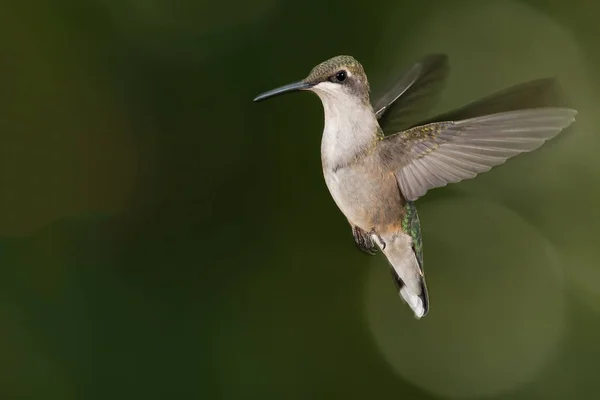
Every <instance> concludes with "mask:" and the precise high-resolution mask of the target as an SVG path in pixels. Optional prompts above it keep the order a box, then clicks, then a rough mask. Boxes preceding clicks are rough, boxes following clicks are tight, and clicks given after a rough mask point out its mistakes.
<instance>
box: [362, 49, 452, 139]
mask: <svg viewBox="0 0 600 400" xmlns="http://www.w3.org/2000/svg"><path fill="white" fill-rule="evenodd" d="M449 71H450V66H449V63H448V56H446V55H445V54H431V55H429V56H427V57H424V58H423V59H421V60H420V61H418V62H416V63H414V64H413V65H412V66H411V67H410V68H409V69H407V70H406V71H405V72H404V73H403V74H402V76H401V77H400V79H398V80H395V81H394V82H392V83H391V84H390V85H388V86H387V87H386V88H385V89H384V90H382V91H381V92H379V93H377V91H375V93H374V95H373V96H372V98H373V99H375V101H373V110H375V115H376V116H377V119H378V120H379V125H380V126H381V128H382V129H383V131H384V133H395V132H398V131H401V130H403V129H407V128H409V127H411V126H413V125H414V124H415V123H417V122H418V121H419V120H421V119H423V118H425V117H426V116H427V112H428V111H429V110H430V109H431V108H432V107H433V106H434V105H435V102H436V100H437V98H438V94H439V93H440V92H441V91H442V89H443V88H444V84H445V81H446V78H447V77H448V73H449Z"/></svg>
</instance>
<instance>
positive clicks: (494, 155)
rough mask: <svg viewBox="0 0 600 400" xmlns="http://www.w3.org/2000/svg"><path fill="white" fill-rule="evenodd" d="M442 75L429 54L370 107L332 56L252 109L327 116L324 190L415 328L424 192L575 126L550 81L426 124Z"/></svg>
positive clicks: (420, 301) (353, 67) (361, 88)
mask: <svg viewBox="0 0 600 400" xmlns="http://www.w3.org/2000/svg"><path fill="white" fill-rule="evenodd" d="M448 72H449V64H448V57H447V56H446V55H443V54H433V55H429V56H427V57H424V58H423V59H421V60H420V61H418V62H416V63H414V64H413V65H412V66H411V67H410V68H408V69H407V70H406V71H405V73H403V74H402V75H401V76H400V79H398V80H396V81H394V82H393V83H392V84H391V85H389V86H388V88H387V90H384V91H382V92H381V93H382V94H381V95H379V96H377V97H376V98H375V101H371V100H370V87H369V82H368V80H367V76H366V74H365V71H364V69H363V67H362V65H361V64H360V63H359V62H358V61H356V60H355V59H354V58H353V57H350V56H337V57H334V58H331V59H330V60H327V61H325V62H323V63H321V64H319V65H317V66H316V67H314V68H313V70H312V71H311V72H310V74H309V75H308V76H307V77H306V78H305V79H303V80H301V81H299V82H296V83H291V84H288V85H286V86H282V87H280V88H277V89H274V90H271V91H268V92H265V93H263V94H261V95H259V96H258V97H256V98H255V99H254V101H260V100H264V99H266V98H269V97H272V96H275V95H279V94H282V93H286V92H291V91H297V90H308V91H311V92H314V93H316V94H317V96H319V98H320V99H321V102H322V103H323V108H324V111H325V113H324V114H325V126H324V129H323V137H322V142H321V161H322V165H323V174H324V176H325V182H326V184H327V187H328V189H329V192H330V193H331V196H332V197H333V199H334V201H335V203H336V204H337V206H338V207H339V209H340V210H341V211H342V213H343V214H344V215H345V217H346V218H347V219H348V222H349V223H350V226H351V228H352V233H353V236H354V239H355V241H356V244H357V245H358V247H359V248H360V249H361V250H363V251H365V252H367V253H369V254H375V253H376V252H377V250H378V249H380V250H381V251H382V252H383V254H384V255H385V256H386V258H387V260H388V261H389V264H390V271H391V272H392V276H393V278H394V281H395V283H396V285H397V288H398V291H399V295H400V296H401V297H402V299H404V301H405V302H406V303H407V304H408V305H409V306H410V308H411V309H412V311H413V312H414V315H415V317H416V318H417V319H419V318H421V317H423V316H424V315H425V314H426V313H427V311H428V308H429V299H428V294H427V286H426V283H425V276H424V272H423V242H422V237H421V228H420V223H419V216H418V214H417V209H416V206H415V201H416V200H417V199H418V198H419V197H421V196H423V195H424V194H425V193H426V192H427V191H428V190H430V189H433V188H437V187H441V186H445V185H447V184H448V183H453V182H459V181H462V180H464V179H470V178H473V177H474V176H476V175H477V174H478V173H482V172H485V171H488V170H490V168H492V167H493V166H495V165H499V164H502V163H504V162H505V161H506V160H507V159H508V158H510V157H513V156H515V155H517V154H520V153H523V152H528V151H532V150H534V149H537V148H538V147H540V146H541V145H542V144H543V143H544V142H545V141H546V140H548V139H551V138H552V137H554V136H556V135H557V134H558V133H559V132H561V131H562V130H563V129H565V128H566V127H568V126H569V125H570V124H571V123H573V122H574V120H575V115H576V114H577V111H576V110H573V109H570V108H566V107H564V106H563V105H562V104H561V103H562V101H561V96H560V91H559V88H558V85H557V83H556V81H555V80H554V79H552V78H548V79H539V80H534V81H530V82H526V83H522V84H519V85H516V86H512V87H510V88H508V89H505V90H503V91H501V92H497V93H495V94H492V95H491V96H488V97H485V98H483V99H481V100H479V101H476V102H474V103H471V104H469V105H467V106H465V107H462V108H460V109H457V110H454V111H451V112H449V113H446V114H443V115H439V116H437V117H435V118H430V119H423V118H424V117H425V116H426V113H427V111H428V110H429V109H430V108H431V107H432V106H433V105H434V100H435V99H436V97H437V95H438V94H439V92H441V89H442V88H443V87H444V82H445V80H446V77H447V75H448Z"/></svg>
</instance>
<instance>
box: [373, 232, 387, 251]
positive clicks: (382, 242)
mask: <svg viewBox="0 0 600 400" xmlns="http://www.w3.org/2000/svg"><path fill="white" fill-rule="evenodd" d="M373 235H374V236H375V237H376V238H377V240H379V247H380V248H381V250H385V246H386V244H385V241H384V240H383V238H382V237H381V235H380V234H379V233H377V232H375V228H373V229H371V232H369V238H371V241H373V239H372V237H373Z"/></svg>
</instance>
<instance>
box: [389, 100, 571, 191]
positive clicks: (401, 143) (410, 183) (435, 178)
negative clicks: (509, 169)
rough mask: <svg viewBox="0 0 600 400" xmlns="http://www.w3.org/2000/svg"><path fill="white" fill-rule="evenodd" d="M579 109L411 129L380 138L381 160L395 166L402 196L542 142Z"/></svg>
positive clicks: (516, 113) (475, 170)
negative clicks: (381, 139)
mask: <svg viewBox="0 0 600 400" xmlns="http://www.w3.org/2000/svg"><path fill="white" fill-rule="evenodd" d="M576 114H577V111H575V110H572V109H569V108H536V109H529V110H518V111H509V112H505V113H498V114H492V115H486V116H483V117H476V118H470V119H466V120H462V121H456V122H453V121H449V122H437V123H433V124H429V125H424V126H418V127H415V128H411V129H409V130H406V131H404V132H400V133H398V134H396V135H392V136H388V137H386V138H385V139H384V140H383V141H382V146H381V152H380V155H381V157H382V161H383V162H384V163H386V164H387V165H390V166H391V167H392V169H394V170H395V171H396V179H397V180H398V184H399V186H400V189H401V190H402V193H403V195H404V197H405V198H406V199H407V200H409V201H414V200H416V199H418V198H419V197H421V196H423V195H424V194H425V193H426V192H427V191H428V190H429V189H433V188H436V187H441V186H445V185H447V184H448V183H453V182H460V181H462V180H464V179H470V178H473V177H474V176H475V175H477V174H479V173H481V172H485V171H489V170H490V169H491V168H492V167H493V166H495V165H499V164H502V163H504V162H505V161H506V160H507V159H508V158H510V157H513V156H516V155H517V154H520V153H523V152H528V151H531V150H534V149H537V148H538V147H540V146H541V145H542V144H543V143H544V142H545V141H546V140H548V139H551V138H552V137H554V136H556V135H557V134H558V133H559V132H560V131H562V130H563V129H564V128H566V127H567V126H569V125H570V124H571V123H572V122H573V121H574V120H575V118H574V117H575V115H576Z"/></svg>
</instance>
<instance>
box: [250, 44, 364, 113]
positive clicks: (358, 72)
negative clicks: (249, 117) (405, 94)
mask: <svg viewBox="0 0 600 400" xmlns="http://www.w3.org/2000/svg"><path fill="white" fill-rule="evenodd" d="M296 90H310V91H312V92H315V93H316V94H317V95H318V96H319V97H320V98H321V100H322V101H323V102H325V101H335V102H338V103H345V102H347V101H352V102H356V100H360V101H363V102H366V103H368V102H369V91H370V88H369V82H368V81H367V75H366V74H365V71H364V69H363V67H362V65H360V63H359V62H358V61H356V60H355V59H354V58H353V57H350V56H336V57H333V58H331V59H329V60H327V61H324V62H322V63H321V64H319V65H317V66H316V67H314V68H313V69H312V71H310V74H308V76H307V77H306V78H304V79H303V80H301V81H299V82H294V83H291V84H289V85H285V86H282V87H279V88H277V89H273V90H270V91H268V92H265V93H263V94H260V95H259V96H257V97H256V98H255V99H254V101H261V100H264V99H267V98H269V97H273V96H276V95H278V94H282V93H287V92H291V91H296Z"/></svg>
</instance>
